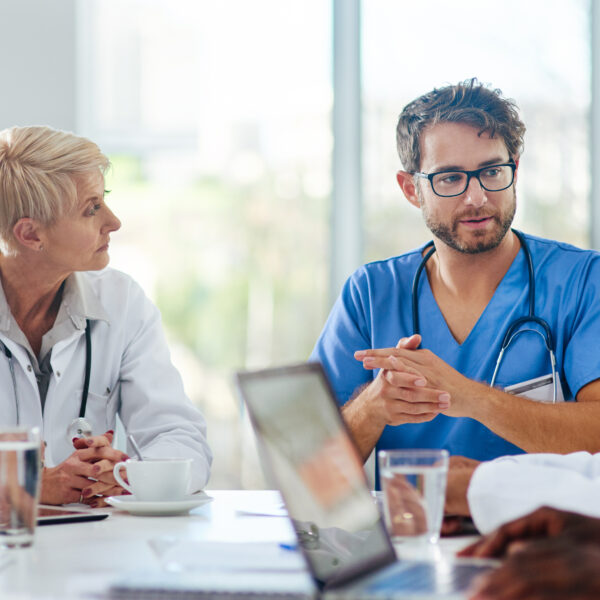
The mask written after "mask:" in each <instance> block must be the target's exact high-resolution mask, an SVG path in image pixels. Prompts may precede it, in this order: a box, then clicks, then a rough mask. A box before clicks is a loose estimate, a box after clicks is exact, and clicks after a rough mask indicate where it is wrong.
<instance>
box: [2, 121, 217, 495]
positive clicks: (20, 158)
mask: <svg viewBox="0 0 600 600" xmlns="http://www.w3.org/2000/svg"><path fill="white" fill-rule="evenodd" d="M108 166H109V162H108V159H107V158H106V157H105V156H104V155H103V154H102V152H101V151H100V149H99V148H98V146H96V144H94V143H93V142H91V141H89V140H87V139H85V138H81V137H77V136H75V135H73V134H70V133H66V132H62V131H57V130H54V129H51V128H48V127H14V128H11V129H6V130H4V131H0V283H1V287H0V389H1V390H2V395H1V398H0V428H1V427H2V426H13V425H15V424H19V425H25V426H39V427H40V428H41V430H42V434H43V439H44V441H45V444H46V448H45V468H44V470H43V475H42V487H41V501H42V502H45V503H52V504H63V503H69V502H77V501H80V502H85V503H88V504H90V505H95V506H97V505H101V504H103V499H102V498H103V497H106V496H109V495H115V494H120V493H122V491H123V490H122V489H121V488H120V487H119V486H118V485H117V484H116V482H115V481H114V479H113V476H112V469H113V465H114V464H115V463H117V462H118V461H120V460H122V459H123V457H124V454H123V453H122V452H120V451H118V450H116V449H114V448H112V445H111V444H112V439H113V433H112V431H113V430H114V428H115V418H116V415H117V414H119V416H120V418H121V420H122V422H123V424H124V425H125V428H126V431H127V433H130V434H132V435H133V437H134V438H135V440H136V441H137V442H138V445H139V446H141V449H142V454H143V455H145V456H147V457H161V456H162V457H167V456H168V457H189V458H193V460H194V467H193V481H192V487H193V489H201V488H203V487H204V485H205V484H206V482H207V480H208V476H209V471H210V463H211V458H212V457H211V452H210V449H209V447H208V444H207V442H206V424H205V421H204V419H203V417H202V415H201V413H200V412H199V411H198V410H197V409H196V408H195V407H194V406H193V405H192V404H191V402H190V401H189V400H188V399H187V398H186V396H185V394H184V391H183V385H182V382H181V378H180V376H179V374H178V372H177V371H176V369H175V368H174V367H173V365H172V364H171V361H170V357H169V351H168V348H167V345H166V341H165V338H164V334H163V331H162V327H161V323H160V315H159V312H158V309H157V308H156V307H155V306H154V305H153V304H152V303H151V302H150V300H148V298H147V297H146V296H145V295H144V293H143V291H142V289H141V288H140V287H139V286H138V285H137V284H136V283H135V282H134V281H133V280H132V279H131V278H130V277H128V276H127V275H125V274H123V273H120V272H118V271H115V270H113V269H108V268H106V266H107V265H108V261H109V256H108V248H109V241H110V234H111V233H113V232H114V231H116V230H117V229H119V228H120V226H121V223H120V221H119V219H118V218H117V217H116V216H115V215H114V214H113V213H112V212H111V210H110V209H109V208H108V206H107V205H106V203H105V198H104V192H105V190H104V173H105V172H106V169H107V168H108ZM86 430H87V431H86ZM90 430H91V431H90ZM82 433H83V434H84V435H86V434H87V436H91V437H87V438H85V439H78V440H76V439H74V438H78V437H81V435H82Z"/></svg>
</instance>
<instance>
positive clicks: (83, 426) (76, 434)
mask: <svg viewBox="0 0 600 600" xmlns="http://www.w3.org/2000/svg"><path fill="white" fill-rule="evenodd" d="M92 435H93V434H92V426H91V425H90V422H89V421H88V420H87V419H85V418H83V417H77V419H73V420H72V421H71V423H70V425H69V427H67V439H68V440H69V441H71V440H72V439H73V438H82V437H92Z"/></svg>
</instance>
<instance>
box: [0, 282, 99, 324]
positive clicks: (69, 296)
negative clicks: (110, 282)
mask: <svg viewBox="0 0 600 600" xmlns="http://www.w3.org/2000/svg"><path fill="white" fill-rule="evenodd" d="M63 310H64V311H65V312H66V314H67V315H68V317H69V318H70V319H71V321H72V322H73V325H75V327H76V328H77V329H85V322H86V319H90V320H91V321H95V320H102V321H106V323H108V324H109V325H110V320H109V318H108V315H107V314H106V311H105V310H104V307H103V306H102V303H101V302H100V299H99V298H98V297H97V296H96V294H95V293H94V288H93V287H92V284H91V283H90V281H89V279H88V276H87V274H86V273H79V272H77V273H72V274H71V275H69V276H68V277H67V279H66V280H65V287H64V290H63V298H62V302H61V306H60V308H59V315H58V317H57V321H60V320H61V318H60V313H61V312H62V311H63ZM12 321H13V318H12V314H11V311H10V307H9V306H8V302H7V301H6V296H5V295H4V289H3V287H2V283H1V282H0V331H3V332H6V333H8V332H9V331H10V329H11V322H12Z"/></svg>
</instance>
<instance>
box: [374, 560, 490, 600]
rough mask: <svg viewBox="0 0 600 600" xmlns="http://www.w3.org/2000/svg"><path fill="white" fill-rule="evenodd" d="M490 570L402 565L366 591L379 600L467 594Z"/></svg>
mask: <svg viewBox="0 0 600 600" xmlns="http://www.w3.org/2000/svg"><path fill="white" fill-rule="evenodd" d="M489 569H490V567H489V566H487V565H465V564H461V565H452V564H445V563H430V562H429V563H428V562H423V563H415V564H414V565H410V566H408V565H406V564H404V565H403V564H402V563H400V564H399V565H398V566H397V567H396V566H395V567H394V568H393V569H392V570H391V571H389V572H387V573H386V572H384V573H382V575H381V577H377V578H376V579H375V580H374V581H373V582H372V583H370V584H369V585H368V586H366V587H365V589H364V591H365V592H367V593H368V594H375V595H377V596H379V595H380V594H381V595H386V594H384V593H386V592H387V593H390V592H435V593H440V594H444V593H446V594H451V593H456V592H461V591H464V590H466V589H467V588H468V587H469V585H470V584H471V582H472V581H473V578H474V577H476V576H477V575H480V574H482V573H484V572H486V571H488V570H489Z"/></svg>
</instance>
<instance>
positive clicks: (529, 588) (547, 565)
mask: <svg viewBox="0 0 600 600" xmlns="http://www.w3.org/2000/svg"><path fill="white" fill-rule="evenodd" d="M599 565H600V546H598V545H592V544H583V545H577V544H576V543H574V542H573V540H571V539H569V538H568V537H562V536H560V537H555V538H552V539H548V540H543V541H536V542H532V543H530V544H529V545H528V546H527V547H526V548H525V549H523V550H521V551H517V552H513V553H512V554H511V555H510V556H509V557H508V558H507V559H506V561H505V562H504V563H503V564H502V565H501V566H500V567H499V568H498V569H496V570H494V571H492V572H491V573H489V574H488V575H485V576H484V577H483V578H482V579H480V580H478V581H477V582H476V585H475V589H474V590H473V592H472V594H471V595H470V596H469V598H470V600H563V599H566V598H568V599H569V600H597V599H598V598H600V572H599V569H598V566H599Z"/></svg>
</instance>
